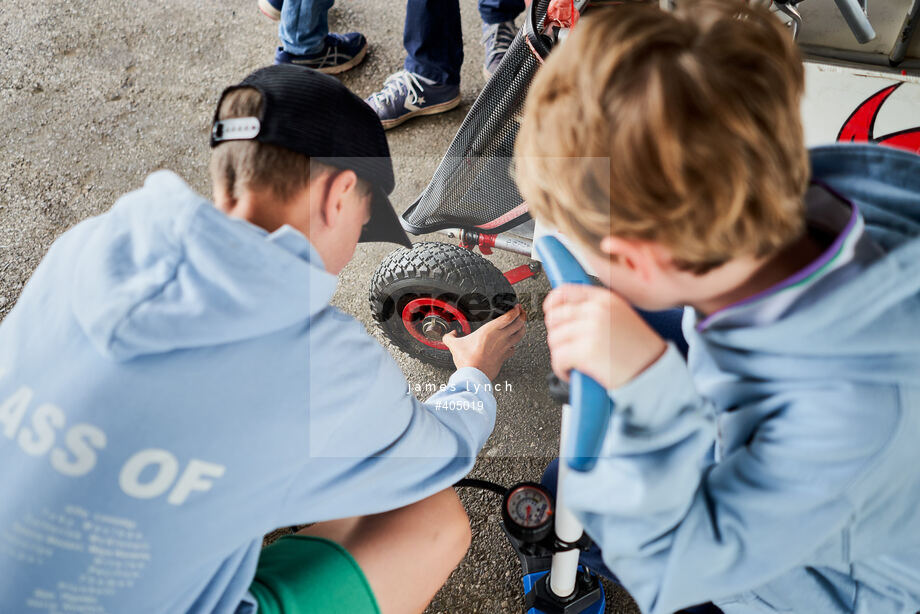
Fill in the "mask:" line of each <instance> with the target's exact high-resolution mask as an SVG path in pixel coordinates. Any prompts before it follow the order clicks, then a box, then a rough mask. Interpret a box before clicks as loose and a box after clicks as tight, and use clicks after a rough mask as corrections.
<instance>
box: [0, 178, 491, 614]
mask: <svg viewBox="0 0 920 614" xmlns="http://www.w3.org/2000/svg"><path fill="white" fill-rule="evenodd" d="M335 286H336V278H335V277H334V276H332V275H330V274H329V273H327V272H326V271H325V270H324V269H323V266H322V263H321V261H320V258H319V255H318V254H317V252H316V251H315V250H314V249H313V248H312V247H311V246H310V244H309V242H308V241H307V240H306V238H305V237H304V236H303V235H301V234H300V233H298V232H296V231H294V230H292V229H291V228H289V227H283V228H281V229H280V230H278V231H276V232H274V233H272V234H268V233H266V232H265V231H263V230H261V229H259V228H256V227H255V226H252V225H250V224H248V223H246V222H243V221H240V220H234V219H231V218H228V217H227V216H225V215H224V214H222V213H220V212H219V211H218V210H217V209H215V208H214V207H213V206H212V205H211V204H210V203H209V202H207V201H206V200H205V199H203V198H201V197H200V196H198V195H197V194H195V193H194V192H193V191H192V190H191V189H190V188H189V187H188V186H186V184H185V183H183V182H182V180H181V179H179V177H177V176H176V175H174V174H172V173H170V172H166V171H161V172H158V173H155V174H153V175H151V176H150V177H149V178H148V179H147V181H146V183H145V185H144V187H143V188H142V189H140V190H138V191H136V192H133V193H130V194H128V195H126V196H125V197H123V198H122V199H120V200H119V202H118V203H117V204H116V205H115V206H114V207H113V208H112V210H111V211H109V212H108V213H106V214H104V215H101V216H99V217H96V218H92V219H89V220H87V221H85V222H83V223H81V224H79V225H78V226H76V227H75V228H73V229H72V230H70V231H68V232H67V233H65V234H64V235H63V236H62V237H61V238H60V239H58V240H57V241H56V242H55V243H54V245H53V246H52V247H51V249H50V251H49V252H48V255H47V256H46V257H45V259H44V260H43V261H42V263H41V264H40V266H39V267H38V269H37V270H36V272H35V274H34V275H33V277H32V279H31V281H30V282H29V284H28V285H27V286H26V288H25V290H24V291H23V293H22V296H21V298H20V300H19V302H18V303H17V305H16V307H15V308H14V309H13V310H12V312H11V313H10V314H9V315H8V316H7V318H6V320H5V321H4V322H3V323H2V325H0V468H2V472H0V612H4V613H15V614H20V613H28V612H63V611H68V612H86V613H93V614H101V613H107V614H127V613H129V612H130V613H131V614H143V613H145V612H151V613H153V612H156V613H169V614H176V613H180V612H196V613H197V612H201V613H205V612H207V613H210V612H235V611H239V612H246V611H251V610H252V607H251V597H250V596H249V595H248V594H247V589H248V586H249V584H250V583H251V581H252V578H253V575H254V571H255V566H256V562H257V560H258V557H259V550H260V546H261V541H262V535H263V534H264V533H266V532H268V531H269V530H271V529H274V528H276V527H283V526H289V525H292V524H301V523H308V522H315V521H320V520H327V519H332V518H341V517H345V516H354V515H362V514H370V513H375V512H381V511H385V510H389V509H394V508H396V507H400V506H403V505H406V504H408V503H412V502H414V501H418V500H420V499H422V498H424V497H426V496H428V495H431V494H433V493H435V492H437V491H439V490H441V489H443V488H445V487H447V486H449V485H450V484H452V483H453V482H454V481H455V480H457V479H458V478H459V477H461V476H463V475H464V474H465V473H467V472H468V471H469V469H470V468H471V467H472V465H473V462H474V460H475V456H476V454H477V453H478V452H479V450H480V448H481V447H482V445H483V444H484V442H485V440H486V438H487V437H488V435H489V433H490V432H491V430H492V427H493V424H494V418H495V400H494V397H493V396H492V393H491V392H490V390H489V389H488V384H489V382H488V380H487V378H486V377H485V376H484V375H483V374H482V373H481V372H480V371H478V370H476V369H472V368H466V369H461V370H459V371H457V372H456V373H455V374H454V375H453V376H452V377H451V378H450V386H451V388H450V389H448V390H445V391H442V392H439V393H438V394H437V395H435V397H432V399H430V400H429V402H428V404H422V403H420V402H419V401H417V400H416V399H415V398H414V397H413V396H412V395H411V394H410V393H409V391H408V386H407V383H406V380H405V378H404V376H403V374H402V373H401V372H400V370H399V368H398V366H397V365H396V363H395V362H394V361H393V360H392V358H391V357H390V356H389V354H388V353H387V351H386V350H385V349H383V348H382V347H381V346H380V345H379V344H378V343H377V342H376V341H374V340H373V339H372V338H371V337H369V336H368V335H367V333H366V331H365V330H364V327H363V326H362V325H361V324H360V323H359V322H358V321H356V320H355V319H354V318H352V317H350V316H348V315H345V314H344V313H342V312H341V311H339V310H337V309H335V308H333V307H330V306H329V299H330V297H331V296H332V294H333V291H334V289H335ZM437 400H441V401H449V403H444V406H449V407H450V410H446V409H445V410H439V409H438V408H437V407H436V406H435V404H434V401H437ZM464 408H465V409H466V410H465V411H464Z"/></svg>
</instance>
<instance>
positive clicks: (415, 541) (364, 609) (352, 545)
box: [250, 488, 471, 614]
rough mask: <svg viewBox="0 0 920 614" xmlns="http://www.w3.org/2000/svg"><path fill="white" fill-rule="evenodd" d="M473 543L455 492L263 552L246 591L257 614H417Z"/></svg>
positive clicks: (309, 533) (334, 524)
mask: <svg viewBox="0 0 920 614" xmlns="http://www.w3.org/2000/svg"><path fill="white" fill-rule="evenodd" d="M470 539H471V533H470V524H469V519H468V518H467V515H466V511H465V510H464V509H463V505H462V504H461V503H460V499H459V498H458V497H457V493H456V492H455V491H454V489H453V488H448V489H446V490H443V491H441V492H439V493H437V494H435V495H432V496H431V497H428V498H427V499H423V500H422V501H419V502H417V503H414V504H412V505H408V506H406V507H403V508H400V509H397V510H393V511H390V512H384V513H382V514H374V515H371V516H362V517H356V518H345V519H342V520H332V521H329V522H321V523H317V524H315V525H313V526H311V527H307V528H306V529H303V530H302V531H300V532H299V533H297V534H296V535H288V536H286V537H282V538H281V539H279V540H278V541H277V542H275V543H274V544H272V545H271V546H269V547H268V548H266V549H265V550H263V551H262V557H261V558H260V560H259V567H258V570H257V572H256V579H255V582H253V585H252V587H251V588H250V591H251V592H252V594H253V595H254V596H255V597H256V599H257V601H258V602H259V612H260V614H262V613H263V611H264V613H265V614H276V613H278V614H280V613H283V612H285V611H299V612H308V611H309V612H316V613H317V614H325V613H327V612H328V613H330V614H331V613H332V612H349V614H375V613H376V612H382V614H391V613H397V612H399V613H403V612H422V611H424V609H425V608H426V607H427V605H428V603H429V602H430V601H431V599H432V598H433V597H434V595H435V593H437V592H438V590H439V589H440V588H441V586H442V585H443V584H444V582H446V581H447V577H448V576H449V575H450V574H451V572H452V571H453V570H454V568H455V567H456V566H457V565H458V564H459V563H460V561H461V560H463V557H464V556H465V555H466V551H467V549H469V545H470Z"/></svg>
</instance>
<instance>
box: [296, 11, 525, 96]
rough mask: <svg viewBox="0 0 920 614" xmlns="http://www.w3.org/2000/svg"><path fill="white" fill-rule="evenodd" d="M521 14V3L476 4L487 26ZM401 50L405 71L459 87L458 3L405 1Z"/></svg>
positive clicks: (461, 41)
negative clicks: (404, 56) (404, 21)
mask: <svg viewBox="0 0 920 614" xmlns="http://www.w3.org/2000/svg"><path fill="white" fill-rule="evenodd" d="M285 1H287V0H285ZM523 10H524V0H479V15H480V16H481V17H482V21H483V22H484V23H487V24H493V23H501V22H503V21H511V20H512V19H514V18H515V17H517V16H518V15H519V14H520V13H521V11H523ZM403 46H404V47H405V48H406V54H407V56H406V62H405V67H406V70H408V71H410V72H414V73H418V74H420V75H422V76H423V77H425V78H426V79H431V80H432V81H435V82H437V83H440V84H442V85H459V84H460V66H461V65H462V64H463V34H462V32H461V31H460V2H459V0H408V3H407V6H406V25H405V29H404V30H403Z"/></svg>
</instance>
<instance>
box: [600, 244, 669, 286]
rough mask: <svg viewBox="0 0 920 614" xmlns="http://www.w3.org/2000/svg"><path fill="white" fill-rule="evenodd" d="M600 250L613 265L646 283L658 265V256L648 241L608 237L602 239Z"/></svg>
mask: <svg viewBox="0 0 920 614" xmlns="http://www.w3.org/2000/svg"><path fill="white" fill-rule="evenodd" d="M600 248H601V252H603V253H604V254H607V255H608V256H609V257H610V262H611V263H613V264H618V265H620V266H623V267H626V268H627V269H628V270H630V271H632V272H633V273H635V274H637V275H639V276H640V277H641V278H642V279H643V280H645V281H649V280H650V279H651V277H652V272H653V270H654V267H655V265H656V264H658V254H657V253H656V252H655V250H654V245H652V244H650V243H649V242H648V241H642V240H639V239H622V238H620V237H611V236H607V237H604V238H603V239H601V244H600Z"/></svg>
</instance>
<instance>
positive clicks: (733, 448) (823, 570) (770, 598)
mask: <svg viewBox="0 0 920 614" xmlns="http://www.w3.org/2000/svg"><path fill="white" fill-rule="evenodd" d="M803 88H804V79H803V67H802V61H801V58H800V56H799V53H798V51H797V48H796V47H795V45H794V43H793V41H792V40H791V38H790V36H789V34H788V32H786V31H785V29H784V27H783V26H782V25H781V24H780V23H779V21H777V20H776V18H775V17H774V16H772V15H771V14H770V13H769V12H768V11H767V10H765V9H761V8H752V7H749V6H747V5H745V4H743V3H740V2H730V1H728V0H725V1H714V0H710V1H700V2H684V3H679V7H678V8H677V10H676V12H674V13H666V12H662V11H660V10H658V9H657V8H655V7H652V6H645V5H622V6H617V7H614V8H611V9H608V10H601V11H596V12H593V14H589V15H588V16H587V17H586V18H585V19H584V20H583V21H582V22H580V23H579V24H578V27H577V28H575V30H574V31H573V34H572V36H571V37H570V38H569V39H568V40H567V41H566V42H565V43H564V44H563V45H562V46H561V48H560V49H559V50H557V51H556V52H554V54H553V55H552V56H551V57H550V58H549V60H548V61H547V63H546V65H545V67H543V68H542V69H541V71H540V73H539V74H538V76H537V78H536V80H535V82H534V84H533V87H532V90H531V92H530V94H529V98H528V101H527V105H526V108H525V112H524V118H523V122H522V125H521V133H520V136H519V139H518V143H517V151H516V164H517V174H518V182H519V184H520V187H521V192H522V194H523V195H524V197H525V198H526V200H527V202H528V203H529V204H530V206H531V210H532V211H533V212H534V214H535V215H536V217H537V218H538V219H542V220H545V221H548V222H550V223H552V224H553V225H555V226H557V227H558V228H560V229H562V230H563V231H564V232H566V233H567V234H568V235H570V236H571V237H573V238H574V239H575V240H576V241H577V242H578V243H579V244H580V246H581V247H582V249H583V251H584V253H585V257H586V259H587V260H588V261H589V262H590V264H591V265H592V266H593V268H594V270H595V271H596V272H597V274H598V276H599V278H600V279H601V281H602V282H603V283H604V285H605V286H607V288H606V289H604V288H592V287H564V288H561V289H559V290H556V291H554V292H553V293H551V295H550V296H549V297H548V298H547V300H546V302H545V311H546V323H547V328H548V336H549V345H550V349H551V351H552V361H553V368H554V370H555V371H556V372H557V373H558V374H560V375H564V374H566V373H567V372H568V371H569V370H571V369H578V370H580V371H583V372H586V373H587V374H589V375H591V376H593V377H594V378H596V379H597V380H599V381H600V382H602V383H603V384H604V385H605V386H606V387H607V388H608V389H609V390H610V395H611V397H612V398H613V400H614V402H615V407H616V410H615V412H616V413H615V415H614V418H613V420H612V421H611V426H610V429H609V432H608V433H607V436H606V439H605V442H604V446H603V449H602V452H601V458H600V459H599V461H598V463H597V465H596V467H595V468H594V469H592V470H591V471H588V472H584V473H576V472H571V479H569V480H568V481H567V482H566V483H565V484H563V485H562V488H563V489H564V491H565V494H566V496H567V497H568V502H569V504H570V505H571V506H572V507H573V508H574V510H575V511H576V513H577V514H578V516H579V517H580V518H581V520H582V521H583V522H584V524H585V526H586V530H587V532H588V533H589V534H590V535H591V536H592V537H593V538H594V539H595V541H596V542H597V543H598V544H599V545H600V547H601V549H602V551H603V560H604V562H605V563H606V565H607V566H608V567H609V568H610V570H612V572H613V573H614V574H616V576H617V577H618V578H619V580H620V581H621V582H622V583H623V584H624V586H625V587H626V588H627V589H628V590H629V591H630V593H632V595H633V596H634V597H635V599H636V601H637V603H638V604H639V606H640V609H641V610H642V611H643V612H652V613H670V612H674V611H675V610H678V609H680V608H684V607H690V606H693V605H694V604H700V603H703V602H708V601H713V602H715V604H716V605H718V606H719V607H720V608H721V609H722V610H723V611H725V612H728V613H736V612H802V613H808V614H812V613H824V612H866V613H868V612H871V613H874V614H881V613H888V612H898V613H901V612H903V613H908V612H911V613H912V612H916V611H917V610H918V608H920V573H918V570H920V514H918V513H917V511H916V510H917V509H918V504H920V472H918V471H917V469H916V467H917V462H916V459H917V452H916V450H917V447H916V446H917V441H918V439H920V342H918V341H920V340H918V332H917V331H918V324H920V296H918V292H920V241H918V240H917V237H918V235H920V158H918V157H917V156H915V155H912V154H909V153H906V152H901V151H896V150H893V149H887V148H882V147H878V146H833V147H823V148H818V149H816V150H813V151H812V152H810V154H809V152H807V151H806V149H805V147H804V144H803V135H802V126H801V119H800V116H799V102H800V99H801V96H802V92H803ZM598 160H601V161H602V162H600V163H599V162H598ZM633 306H636V307H639V308H643V309H648V310H660V309H666V308H671V307H678V306H682V307H685V309H684V318H683V332H684V335H685V336H686V337H687V341H688V342H689V345H690V352H689V358H688V361H687V362H684V360H683V358H682V357H681V355H680V354H679V353H678V352H677V351H676V349H675V348H674V347H673V346H671V345H669V344H667V343H666V342H665V341H664V340H662V339H661V337H659V335H658V334H657V333H656V332H655V331H654V330H652V328H650V327H649V326H648V325H647V324H646V323H645V322H644V321H643V320H642V318H640V317H639V316H638V315H637V314H636V312H635V311H634V309H633Z"/></svg>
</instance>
